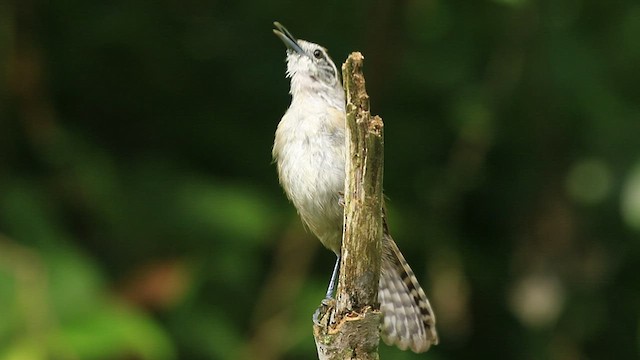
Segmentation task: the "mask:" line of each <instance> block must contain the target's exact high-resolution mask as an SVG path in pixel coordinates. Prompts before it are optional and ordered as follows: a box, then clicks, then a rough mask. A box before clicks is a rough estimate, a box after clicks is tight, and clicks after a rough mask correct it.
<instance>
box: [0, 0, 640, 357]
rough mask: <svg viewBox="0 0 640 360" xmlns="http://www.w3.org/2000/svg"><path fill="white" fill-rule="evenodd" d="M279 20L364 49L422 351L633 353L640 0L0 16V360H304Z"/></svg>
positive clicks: (223, 4)
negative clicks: (422, 310)
mask: <svg viewBox="0 0 640 360" xmlns="http://www.w3.org/2000/svg"><path fill="white" fill-rule="evenodd" d="M275 20H278V21H280V22H282V23H283V24H285V25H286V26H287V27H288V28H289V29H290V30H291V31H292V32H293V33H294V34H295V35H297V36H299V37H300V38H303V39H308V40H311V41H314V42H317V43H320V44H322V45H324V46H326V47H328V48H329V49H330V52H331V54H332V56H333V58H334V59H335V60H336V62H338V63H341V62H342V61H343V60H344V59H345V58H346V55H347V54H348V53H349V52H350V51H355V50H359V51H361V52H363V54H364V55H365V59H366V60H365V75H366V78H367V85H368V90H369V94H370V95H371V101H372V105H371V107H372V111H373V113H376V114H380V115H381V116H382V117H383V119H384V121H385V127H386V130H385V131H386V139H385V144H386V149H385V150H386V164H385V170H386V171H385V190H386V194H387V196H388V197H389V201H388V205H389V212H390V223H391V228H392V231H393V233H394V236H395V238H396V240H397V242H398V243H399V245H400V247H401V248H402V249H403V252H404V253H405V255H406V256H407V258H408V260H409V262H410V263H411V264H412V266H413V269H414V270H415V272H416V274H417V275H418V277H419V278H420V280H421V282H422V284H423V286H424V287H425V289H426V290H427V293H428V294H429V297H430V298H431V301H432V304H433V305H434V307H435V309H436V313H437V315H438V325H439V330H440V336H441V344H440V345H439V346H437V347H435V348H433V349H432V350H431V351H430V352H429V353H427V354H426V355H415V354H411V353H406V352H401V351H399V350H397V349H395V348H389V347H386V346H382V347H381V355H382V358H383V359H400V360H403V359H419V358H420V359H423V358H430V359H441V360H446V359H464V358H474V359H562V360H577V359H638V358H640V356H639V353H640V330H639V322H640V278H639V276H640V238H639V235H640V234H639V233H640V142H639V137H640V91H638V83H639V82H640V40H639V39H640V3H638V2H637V1H633V0H627V1H624V0H620V1H586V0H549V1H540V2H536V1H533V0H529V1H527V0H493V1H491V0H483V1H465V0H449V1H444V0H404V1H391V0H378V1H363V0H359V1H323V2H316V3H307V2H301V1H298V2H296V1H257V0H253V1H244V2H241V1H231V0H226V1H215V0H209V1H202V0H185V1H171V0H161V1H151V0H115V1H97V0H94V1H86V0H82V1H80V0H68V1H38V0H9V1H3V2H0V68H1V69H2V71H0V360H40V359H63V360H66V359H71V360H85V359H142V360H147V359H154V360H155V359H158V360H164V359H167V360H170V359H185V360H190V359H266V360H270V359H313V358H316V355H315V346H314V343H313V338H312V334H311V315H312V313H313V311H314V310H315V307H316V305H317V304H318V303H319V301H320V300H321V298H322V296H323V294H324V290H325V287H326V284H327V281H328V278H329V274H330V272H331V268H332V266H333V255H332V254H331V253H330V252H328V251H326V250H324V249H322V248H321V247H320V245H319V243H318V241H316V240H315V239H314V238H313V237H312V236H311V235H310V234H308V233H306V232H305V231H304V229H303V227H302V226H301V224H300V221H299V219H298V218H297V216H296V214H295V211H294V209H293V207H292V206H291V205H290V204H288V202H287V200H286V198H285V196H284V195H283V194H282V191H281V190H280V188H279V186H278V182H277V176H276V171H275V167H274V166H273V165H272V164H271V144H272V140H273V133H274V130H275V127H276V125H277V123H278V121H279V119H280V117H281V116H282V114H283V113H284V111H285V110H286V108H287V106H288V104H289V100H290V98H289V95H288V90H289V87H288V81H287V79H285V77H284V72H285V64H284V56H285V51H284V46H283V45H282V44H281V42H280V41H279V40H278V39H277V38H276V37H275V36H273V34H272V32H271V29H272V22H273V21H275Z"/></svg>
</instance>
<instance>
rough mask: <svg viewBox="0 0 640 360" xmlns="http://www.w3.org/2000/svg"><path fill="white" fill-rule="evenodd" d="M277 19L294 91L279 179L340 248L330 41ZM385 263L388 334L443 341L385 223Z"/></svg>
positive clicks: (282, 131) (341, 155)
mask: <svg viewBox="0 0 640 360" xmlns="http://www.w3.org/2000/svg"><path fill="white" fill-rule="evenodd" d="M276 27H277V28H278V29H277V30H274V33H275V34H276V35H277V36H278V37H280V39H281V40H282V41H283V42H284V43H285V44H286V45H287V48H288V50H287V77H289V78H290V79H291V90H290V93H291V96H292V100H291V106H290V107H289V109H288V110H287V112H286V113H285V115H284V116H283V117H282V120H281V121H280V123H279V124H278V129H277V130H276V136H275V142H274V145H273V158H274V160H275V161H276V163H277V165H278V175H279V178H280V184H281V185H282V187H283V189H284V190H285V193H286V194H287V197H288V198H289V199H290V200H291V202H292V203H293V204H294V206H295V207H296V209H297V210H298V213H299V214H300V217H301V218H302V220H303V222H304V223H305V224H306V225H307V226H308V227H309V229H310V230H311V231H312V232H313V233H314V234H315V235H316V236H317V237H318V238H319V239H320V241H321V242H322V244H323V245H324V246H325V247H327V248H329V249H330V250H332V251H333V252H334V253H335V254H336V255H338V256H339V255H340V246H341V241H342V223H343V208H342V206H341V205H340V198H341V196H340V194H341V193H343V192H344V186H345V164H346V145H345V134H346V125H345V117H346V112H345V94H344V90H343V88H342V83H341V82H340V76H339V74H338V69H337V68H336V66H335V64H334V63H333V61H332V60H331V58H329V56H328V54H327V51H326V49H325V48H323V47H321V46H319V45H317V44H314V43H311V42H307V41H304V40H297V39H295V38H294V37H293V36H292V35H291V33H289V32H288V31H287V30H286V29H285V28H284V27H283V26H282V25H280V24H278V23H276ZM381 271H382V272H381V276H380V288H379V293H378V296H379V300H380V308H381V310H382V312H383V324H382V338H383V340H384V341H385V342H386V343H387V344H390V345H391V344H393V345H396V346H398V347H399V348H400V349H402V350H406V349H411V350H412V351H414V352H424V351H427V350H428V349H429V347H430V346H431V345H432V344H437V343H438V335H437V332H436V328H435V322H436V320H435V315H434V313H433V310H432V309H431V306H430V305H429V301H428V300H427V297H426V295H425V293H424V291H423V290H422V288H421V287H420V284H419V283H418V281H417V279H416V277H415V275H414V273H413V271H412V270H411V268H410V267H409V264H407V262H406V260H405V259H404V257H403V256H402V254H401V253H400V250H399V249H398V247H397V245H396V244H395V242H394V241H393V239H392V238H391V235H389V232H388V229H387V227H386V224H385V234H384V237H383V254H382V270H381ZM330 292H331V291H330ZM330 292H329V293H330Z"/></svg>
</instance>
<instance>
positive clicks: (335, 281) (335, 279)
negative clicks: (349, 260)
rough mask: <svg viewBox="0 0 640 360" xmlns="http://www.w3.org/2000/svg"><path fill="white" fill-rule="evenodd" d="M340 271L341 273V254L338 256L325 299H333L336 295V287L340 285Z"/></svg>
mask: <svg viewBox="0 0 640 360" xmlns="http://www.w3.org/2000/svg"><path fill="white" fill-rule="evenodd" d="M339 273H340V255H338V256H337V257H336V264H335V265H334V266H333V273H332V274H331V280H329V287H328V288H327V295H325V296H324V298H325V300H327V299H333V297H334V295H335V294H336V288H337V287H338V274H339Z"/></svg>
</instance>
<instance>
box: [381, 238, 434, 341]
mask: <svg viewBox="0 0 640 360" xmlns="http://www.w3.org/2000/svg"><path fill="white" fill-rule="evenodd" d="M378 297H379V299H380V308H381V310H382V313H383V316H384V319H383V324H382V339H383V340H384V342H385V343H386V344H387V345H396V346H397V347H398V348H400V349H402V350H406V349H411V350H412V351H413V352H416V353H421V352H425V351H427V350H429V347H430V346H431V345H432V344H433V345H435V344H437V343H438V333H437V332H436V318H435V314H434V313H433V310H432V309H431V305H430V304H429V300H428V299H427V296H426V295H425V293H424V290H422V287H420V284H419V283H418V280H417V279H416V276H415V275H414V273H413V271H412V270H411V268H410V267H409V264H408V263H407V261H406V260H405V259H404V256H402V254H401V253H400V250H399V249H398V246H397V245H396V243H395V242H394V241H393V239H392V238H391V236H390V235H388V234H385V235H384V239H383V250H382V272H381V274H380V288H379V292H378Z"/></svg>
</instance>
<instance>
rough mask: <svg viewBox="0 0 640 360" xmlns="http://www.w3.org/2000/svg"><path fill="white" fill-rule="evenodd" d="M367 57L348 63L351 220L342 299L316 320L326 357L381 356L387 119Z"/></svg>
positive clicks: (354, 55)
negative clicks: (372, 89)
mask: <svg viewBox="0 0 640 360" xmlns="http://www.w3.org/2000/svg"><path fill="white" fill-rule="evenodd" d="M363 60H364V57H363V56H362V54H360V53H359V52H355V53H352V54H351V55H349V57H348V58H347V61H346V62H345V63H344V64H343V65H342V76H343V79H344V80H343V84H344V88H345V91H346V93H347V120H346V121H347V141H346V142H347V154H348V155H347V156H348V158H347V166H346V173H347V174H346V175H347V176H346V181H345V194H344V200H345V222H344V230H343V237H342V262H341V265H340V276H339V280H338V293H337V297H336V299H337V300H336V302H335V303H334V304H330V306H329V308H328V309H327V308H321V311H323V313H322V314H321V316H320V322H319V324H316V325H315V326H314V337H315V339H316V346H317V349H318V356H319V358H320V359H321V360H337V359H340V360H342V359H358V360H372V359H379V356H378V343H379V341H380V330H379V326H380V321H381V318H382V314H381V313H380V305H379V303H378V284H379V280H380V263H381V259H380V255H381V239H382V231H383V230H382V172H383V123H382V119H381V118H380V117H378V116H375V117H371V115H370V113H369V96H368V95H367V92H366V89H365V80H364V75H363V74H362V64H363Z"/></svg>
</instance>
